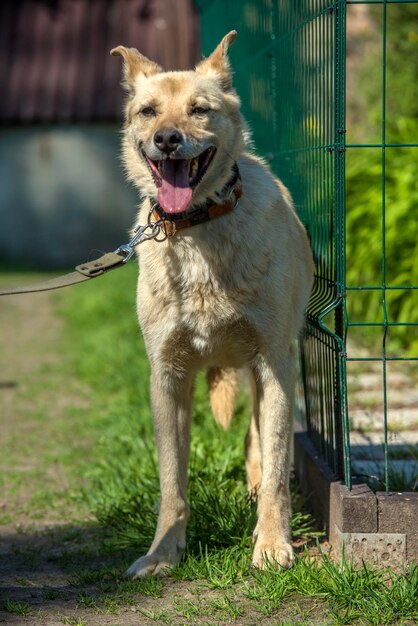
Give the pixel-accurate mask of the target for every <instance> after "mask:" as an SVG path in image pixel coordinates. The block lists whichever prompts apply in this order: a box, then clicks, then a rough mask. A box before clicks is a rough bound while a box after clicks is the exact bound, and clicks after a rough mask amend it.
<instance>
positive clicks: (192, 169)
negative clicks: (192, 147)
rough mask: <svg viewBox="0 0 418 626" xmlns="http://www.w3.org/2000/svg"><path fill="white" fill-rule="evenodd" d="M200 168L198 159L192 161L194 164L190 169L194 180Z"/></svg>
mask: <svg viewBox="0 0 418 626" xmlns="http://www.w3.org/2000/svg"><path fill="white" fill-rule="evenodd" d="M198 167H199V164H198V160H197V158H194V159H193V160H192V164H191V167H190V174H191V177H192V178H194V177H195V176H196V174H197V169H198Z"/></svg>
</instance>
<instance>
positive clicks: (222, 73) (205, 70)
mask: <svg viewBox="0 0 418 626" xmlns="http://www.w3.org/2000/svg"><path fill="white" fill-rule="evenodd" d="M236 36H237V31H236V30H231V31H230V32H229V33H228V34H227V35H225V37H224V38H223V39H222V41H221V43H220V44H219V45H218V46H217V47H216V48H215V50H214V51H213V52H212V54H211V55H210V56H208V57H207V59H203V61H201V62H200V63H199V64H198V65H197V66H196V72H199V73H200V74H213V75H216V76H217V77H218V78H219V79H220V81H221V84H222V88H223V89H224V90H225V91H229V90H230V89H231V88H232V71H231V65H230V63H229V59H228V48H229V46H230V45H231V44H232V43H233V42H234V41H235V39H236Z"/></svg>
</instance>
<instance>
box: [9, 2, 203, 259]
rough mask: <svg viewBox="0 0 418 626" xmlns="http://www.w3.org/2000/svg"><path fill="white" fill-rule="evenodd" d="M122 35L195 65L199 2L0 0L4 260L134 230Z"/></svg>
mask: <svg viewBox="0 0 418 626" xmlns="http://www.w3.org/2000/svg"><path fill="white" fill-rule="evenodd" d="M119 44H123V45H125V46H134V47H136V48H138V49H139V50H140V51H141V52H142V53H144V54H145V55H147V56H149V57H150V58H152V59H153V60H156V61H157V62H158V63H160V64H161V65H162V66H163V67H164V68H166V69H189V68H192V67H193V66H194V64H195V62H196V61H197V59H198V57H199V42H198V20H197V13H196V10H195V7H194V5H193V2H192V0H3V2H2V3H1V4H0V124H1V127H0V262H3V263H4V262H6V263H8V264H16V263H19V264H24V265H28V266H31V267H40V268H41V267H45V268H48V267H51V268H52V267H53V268H58V267H63V266H68V265H73V264H74V263H79V262H82V261H83V260H88V259H89V258H94V256H95V255H96V256H97V250H106V251H108V250H112V249H114V248H115V247H117V246H118V245H119V244H120V243H123V242H124V241H125V240H126V233H127V230H128V229H129V227H130V226H131V224H132V221H133V218H134V215H135V211H136V206H137V204H138V194H137V192H136V191H135V190H134V189H133V188H132V187H131V186H129V185H128V183H127V182H126V181H125V180H124V176H123V171H122V166H121V163H120V159H119V152H120V148H119V146H120V126H121V121H122V115H121V112H122V104H123V94H122V89H121V87H120V84H119V83H120V76H121V60H120V59H117V58H116V59H115V58H113V57H111V56H110V55H109V51H110V49H111V48H113V47H115V46H117V45H119Z"/></svg>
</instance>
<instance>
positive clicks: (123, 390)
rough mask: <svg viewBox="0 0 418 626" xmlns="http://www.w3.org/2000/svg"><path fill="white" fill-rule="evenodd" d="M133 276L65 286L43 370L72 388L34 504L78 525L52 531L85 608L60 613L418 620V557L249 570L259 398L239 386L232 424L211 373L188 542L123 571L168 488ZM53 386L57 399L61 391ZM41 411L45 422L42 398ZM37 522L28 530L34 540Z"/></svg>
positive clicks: (55, 553) (56, 553)
mask: <svg viewBox="0 0 418 626" xmlns="http://www.w3.org/2000/svg"><path fill="white" fill-rule="evenodd" d="M135 275H136V268H135V266H134V264H132V265H131V266H128V267H127V268H126V269H124V270H120V271H118V272H115V273H113V274H110V275H108V276H106V277H104V278H101V279H100V280H97V281H94V282H92V283H89V284H88V285H81V286H78V287H76V288H73V289H69V290H66V291H62V292H61V293H59V294H56V295H55V296H54V300H55V302H56V303H57V307H58V311H59V315H60V316H61V318H62V320H63V322H64V328H63V332H62V337H63V339H62V341H60V345H59V346H57V349H59V351H60V354H61V357H62V358H61V360H60V363H59V366H57V368H56V370H55V371H54V372H51V371H48V372H46V373H45V376H46V380H48V378H49V376H53V377H54V380H55V376H57V377H58V378H57V389H58V390H57V391H54V393H62V390H64V389H67V390H68V389H71V390H72V391H71V394H72V395H71V396H70V399H71V402H69V403H68V405H67V404H66V406H65V408H64V409H65V410H64V411H63V414H62V415H57V416H56V418H54V420H52V422H53V423H52V424H51V425H50V428H51V429H52V430H51V431H50V435H49V436H48V438H45V442H44V445H42V446H38V448H39V447H40V448H41V449H40V451H39V455H38V457H37V465H36V467H34V468H33V474H34V478H33V480H34V481H35V484H36V490H35V491H36V493H35V495H34V496H33V497H32V498H31V499H30V501H29V503H27V504H26V509H27V510H29V509H30V508H31V507H33V508H34V509H35V511H37V515H38V516H42V515H44V517H45V515H46V516H47V517H48V515H49V510H50V509H51V508H52V507H55V509H56V514H57V515H58V516H61V517H63V516H64V515H65V519H66V520H67V525H65V526H59V527H57V529H56V530H53V531H51V530H48V531H45V533H49V534H50V535H51V538H53V536H54V535H53V533H56V535H55V539H54V540H52V539H51V541H50V545H51V546H52V547H54V546H57V545H58V546H60V550H55V549H53V550H52V551H51V552H50V553H49V556H48V560H49V562H50V563H51V564H52V565H53V566H54V568H58V569H59V570H60V571H61V572H63V573H66V574H67V581H68V588H69V589H70V590H71V594H72V597H73V606H72V611H74V610H77V615H78V617H69V616H68V613H67V611H66V610H65V611H63V610H61V612H60V613H61V616H60V617H59V619H60V620H61V622H62V623H67V624H74V625H78V626H79V625H80V624H84V623H85V624H89V616H92V615H95V616H96V615H97V618H95V619H99V617H100V615H102V614H106V615H109V616H112V619H113V616H114V622H115V624H120V623H122V622H120V619H122V617H121V616H123V615H125V616H126V613H124V611H125V612H126V611H127V610H129V611H132V615H134V614H136V615H137V618H140V619H145V618H147V619H148V620H151V621H153V622H155V623H159V624H175V625H176V626H177V625H178V624H196V625H198V624H202V623H205V624H220V623H222V624H227V623H230V622H231V623H233V622H234V621H235V622H236V623H242V624H254V623H258V622H260V624H263V623H266V624H267V623H268V624H271V623H274V624H282V625H283V626H285V625H287V626H292V625H295V624H314V625H315V624H317V625H319V624H320V625H321V626H324V625H328V624H329V625H331V624H375V625H378V624H379V625H380V624H391V625H392V624H399V625H400V624H405V625H406V624H411V625H412V623H414V620H416V619H418V614H417V609H416V597H417V593H418V568H417V567H416V566H411V567H409V568H406V569H405V571H404V572H403V573H401V574H399V573H398V574H396V573H395V572H393V571H392V570H390V569H387V570H384V571H380V572H378V571H376V570H374V569H373V568H369V567H367V566H364V567H363V568H360V569H359V570H358V571H354V570H353V568H352V567H351V565H350V564H349V563H345V562H344V561H343V562H341V563H336V562H334V561H332V560H331V559H330V558H329V556H328V555H320V557H319V558H317V559H312V558H311V556H310V554H309V552H308V551H307V550H302V551H301V552H299V554H298V555H297V557H296V562H295V566H294V567H293V569H291V570H286V571H277V570H276V569H274V568H273V567H269V568H268V569H267V570H266V571H263V572H260V571H257V570H254V569H252V568H251V566H250V563H251V551H252V540H251V534H252V530H253V527H254V524H255V505H254V503H252V502H251V501H250V500H249V499H248V496H247V491H246V479H245V472H244V436H245V432H246V429H247V425H248V406H247V405H248V402H247V400H248V399H247V398H246V396H245V394H242V395H241V396H240V398H239V402H238V407H237V415H236V419H235V420H234V421H233V424H232V426H231V429H230V430H229V431H228V432H227V433H223V432H222V431H220V430H219V428H218V427H217V426H216V424H215V422H214V420H213V418H212V416H211V414H210V411H209V404H208V399H207V393H206V388H205V383H204V380H203V378H200V379H199V381H198V384H197V388H196V399H195V404H194V425H193V430H192V452H191V461H190V487H189V500H190V503H191V517H190V523H189V527H188V543H187V549H186V553H185V555H184V558H183V559H182V561H181V563H180V564H179V565H178V566H176V567H175V568H173V569H172V570H171V571H170V573H169V575H168V576H166V577H161V578H150V579H145V580H139V581H132V580H128V579H126V578H124V575H123V574H124V571H125V569H126V567H127V566H128V565H129V564H130V562H131V561H132V560H134V559H135V558H136V557H138V556H139V555H140V554H141V553H142V552H143V551H144V550H146V549H147V548H148V547H149V544H150V541H151V539H152V536H153V532H154V529H155V524H156V506H157V504H158V499H159V491H158V472H157V463H156V454H155V445H154V437H153V433H152V427H151V415H150V408H149V394H148V375H149V369H148V362H147V358H146V355H145V352H144V347H143V343H142V339H141V335H140V332H139V330H138V327H137V322H136V315H135V304H134V294H135ZM59 379H60V380H61V382H60V381H59ZM37 385H38V386H37ZM41 388H42V385H41V384H40V383H39V382H38V383H37V382H36V381H34V383H33V386H32V387H30V394H31V396H30V397H31V399H32V401H33V403H34V406H35V405H36V397H37V394H38V393H40V392H41ZM78 394H81V396H82V398H83V402H81V403H80V402H79V400H80V398H79V395H78ZM51 397H52V399H53V401H55V400H54V398H56V396H54V394H52V396H51ZM85 400H87V401H85ZM29 419H32V420H33V422H34V423H36V424H38V425H40V424H42V416H41V415H40V412H39V407H36V406H35V410H34V412H33V415H32V417H31V414H29ZM41 432H42V431H41ZM30 436H31V437H33V438H34V439H33V441H32V439H31V440H30V441H29V443H28V442H26V443H25V442H22V446H23V447H24V453H25V454H29V453H28V450H29V448H30V445H34V444H35V443H36V442H35V431H34V432H33V433H32V434H31V435H30ZM18 443H19V442H18V441H17V442H16V447H15V448H13V449H11V450H8V451H7V454H8V455H10V456H9V457H8V458H9V460H10V466H11V467H13V462H12V461H13V458H12V457H13V454H22V449H21V448H19V446H18ZM25 446H26V447H25ZM51 463H52V464H53V466H54V467H55V464H57V468H60V471H62V472H63V473H64V474H65V475H66V477H67V481H68V486H66V487H65V486H63V488H62V493H61V495H60V496H59V497H56V494H55V495H54V496H53V497H52V495H51V494H50V491H49V490H48V489H47V488H46V487H45V484H43V479H42V476H44V475H45V471H46V469H47V468H48V464H51ZM19 488H20V487H19V485H18V486H16V489H17V490H18V489H19ZM292 492H293V509H294V514H293V520H292V531H293V536H294V537H295V538H297V539H301V540H302V539H306V540H308V541H309V542H310V543H311V544H315V541H316V539H317V538H318V535H319V533H318V531H317V530H316V529H315V527H314V524H313V520H312V519H311V517H310V516H309V515H308V514H307V513H306V512H305V511H304V508H303V501H302V500H301V498H300V496H299V495H298V492H297V488H296V486H295V485H293V488H292ZM48 494H49V495H48ZM70 504H71V508H69V505H70ZM86 514H87V517H88V519H89V521H88V522H86V521H85V516H86ZM94 520H96V521H94ZM34 524H36V522H34ZM26 532H29V531H28V530H25V529H23V530H22V535H21V538H22V540H24V538H25V533H26ZM48 536H49V535H48V534H46V535H45V540H46V539H47V538H48ZM17 556H18V557H19V558H20V559H22V558H23V559H24V564H25V566H27V567H28V568H30V570H29V571H34V570H37V568H38V559H39V555H38V552H37V549H36V548H33V549H31V543H30V542H29V544H28V545H27V546H26V547H25V546H24V545H23V544H22V547H21V548H20V552H19V553H18V554H17ZM50 584H51V583H50V580H48V585H50ZM63 593H64V594H65V593H67V594H68V593H69V592H68V591H66V592H61V591H60V590H59V588H58V589H55V588H51V587H50V586H46V585H45V587H44V589H43V598H44V602H45V603H46V606H48V605H49V603H51V606H53V603H59V602H60V599H61V597H63V596H62V594H63ZM67 602H68V600H67ZM29 605H30V603H29V604H28V605H23V603H20V605H19V602H17V600H16V599H12V598H10V599H9V600H8V602H7V603H3V606H2V609H3V610H5V611H8V612H16V611H19V610H20V611H25V610H26V609H25V607H27V609H28V610H30V608H29ZM65 606H67V605H65ZM22 614H23V613H22ZM129 614H131V613H129ZM123 619H125V618H123ZM265 620H267V621H265ZM35 622H36V618H35V617H34V623H35ZM147 623H148V622H147Z"/></svg>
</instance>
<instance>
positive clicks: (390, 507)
mask: <svg viewBox="0 0 418 626" xmlns="http://www.w3.org/2000/svg"><path fill="white" fill-rule="evenodd" d="M376 495H377V506H378V514H379V521H378V523H379V533H385V532H395V533H404V534H405V535H406V554H407V558H408V560H409V561H418V493H416V492H411V493H407V492H405V493H389V494H385V493H380V492H378V493H377V494H376Z"/></svg>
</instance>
